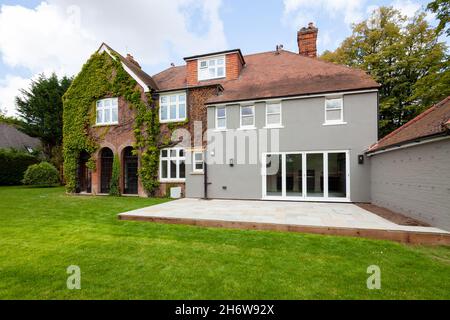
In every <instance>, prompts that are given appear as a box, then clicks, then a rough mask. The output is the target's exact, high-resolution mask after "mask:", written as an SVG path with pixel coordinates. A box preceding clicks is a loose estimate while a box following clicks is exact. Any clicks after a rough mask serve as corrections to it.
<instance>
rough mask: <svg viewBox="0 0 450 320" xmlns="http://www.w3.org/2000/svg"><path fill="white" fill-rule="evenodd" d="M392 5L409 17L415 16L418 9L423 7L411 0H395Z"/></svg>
mask: <svg viewBox="0 0 450 320" xmlns="http://www.w3.org/2000/svg"><path fill="white" fill-rule="evenodd" d="M392 6H393V7H394V8H395V9H397V10H399V11H400V12H401V13H402V14H404V15H406V16H408V17H413V16H414V14H415V13H416V12H417V10H419V9H420V8H421V5H420V4H418V3H415V2H413V1H411V0H395V1H394V2H392Z"/></svg>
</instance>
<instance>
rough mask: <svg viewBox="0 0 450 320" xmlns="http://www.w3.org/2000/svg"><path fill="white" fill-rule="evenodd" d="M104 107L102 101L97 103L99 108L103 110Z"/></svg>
mask: <svg viewBox="0 0 450 320" xmlns="http://www.w3.org/2000/svg"><path fill="white" fill-rule="evenodd" d="M102 106H103V103H102V100H98V101H97V108H101V107H102Z"/></svg>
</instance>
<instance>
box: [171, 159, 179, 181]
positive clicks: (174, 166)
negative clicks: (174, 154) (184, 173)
mask: <svg viewBox="0 0 450 320" xmlns="http://www.w3.org/2000/svg"><path fill="white" fill-rule="evenodd" d="M170 177H171V178H172V179H176V178H177V161H176V160H171V161H170Z"/></svg>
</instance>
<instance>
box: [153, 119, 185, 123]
mask: <svg viewBox="0 0 450 320" xmlns="http://www.w3.org/2000/svg"><path fill="white" fill-rule="evenodd" d="M186 120H187V118H184V119H177V120H161V119H160V120H159V123H176V122H185V121H186Z"/></svg>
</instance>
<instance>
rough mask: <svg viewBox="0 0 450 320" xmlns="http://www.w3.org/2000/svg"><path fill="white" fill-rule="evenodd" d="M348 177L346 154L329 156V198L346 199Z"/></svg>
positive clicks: (330, 154)
mask: <svg viewBox="0 0 450 320" xmlns="http://www.w3.org/2000/svg"><path fill="white" fill-rule="evenodd" d="M346 179H347V175H346V155H345V153H329V154H328V196H329V197H332V198H345V197H346V196H347V192H346V190H347V181H346Z"/></svg>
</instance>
